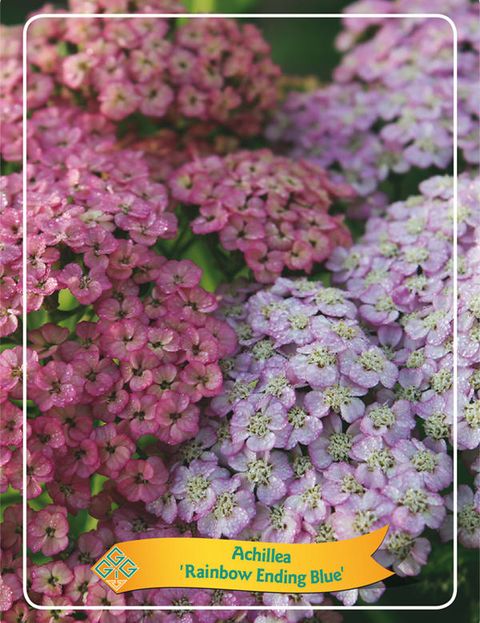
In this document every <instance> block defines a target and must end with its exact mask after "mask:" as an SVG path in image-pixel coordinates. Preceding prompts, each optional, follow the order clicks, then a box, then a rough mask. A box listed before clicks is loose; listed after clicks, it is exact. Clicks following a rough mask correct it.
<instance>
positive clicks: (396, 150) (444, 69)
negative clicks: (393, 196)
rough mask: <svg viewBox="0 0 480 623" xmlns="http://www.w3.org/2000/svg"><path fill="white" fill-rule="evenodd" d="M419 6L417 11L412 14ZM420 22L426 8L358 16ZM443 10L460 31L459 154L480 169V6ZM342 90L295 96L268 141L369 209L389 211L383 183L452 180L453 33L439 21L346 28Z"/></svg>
mask: <svg viewBox="0 0 480 623" xmlns="http://www.w3.org/2000/svg"><path fill="white" fill-rule="evenodd" d="M413 4H414V7H413V6H412V5H413ZM413 8H414V12H416V13H422V12H427V13H428V11H429V10H430V9H431V3H430V2H428V0H416V2H415V3H412V2H411V0H395V1H394V2H391V1H390V0H362V1H359V2H354V3H353V4H351V5H349V6H348V7H347V9H346V11H347V12H348V13H349V14H355V13H373V14H374V13H381V14H385V13H391V14H392V15H394V14H395V13H411V12H413V11H412V9H413ZM437 8H438V9H439V10H441V12H442V13H445V14H447V15H448V16H450V17H451V18H452V19H453V21H454V23H455V25H456V28H457V30H458V43H459V47H458V49H459V54H458V97H459V102H458V104H459V119H458V145H459V148H460V149H461V151H462V154H463V157H464V158H465V160H466V161H467V163H470V164H478V161H479V154H480V150H479V141H478V132H477V128H478V123H479V116H478V111H479V110H480V99H479V91H478V88H477V81H476V77H475V74H476V68H477V67H478V63H479V53H480V32H479V29H478V27H477V24H478V20H479V10H478V4H475V3H471V2H465V1H464V0H442V2H440V3H438V6H437ZM343 28H344V30H343V32H342V33H341V34H340V35H339V37H338V40H337V47H338V48H339V50H340V51H341V52H342V53H343V57H342V60H341V63H340V65H339V66H338V67H337V68H336V70H335V72H334V82H333V83H332V84H329V85H326V86H325V87H321V88H320V89H318V90H315V91H313V92H309V93H297V92H294V93H292V94H291V95H289V96H288V97H287V98H286V101H285V103H284V105H283V107H282V109H281V111H280V112H279V113H278V114H277V116H276V119H275V121H274V122H273V124H272V125H271V127H270V128H269V129H268V131H267V136H268V138H269V139H270V140H271V141H273V142H275V143H281V144H283V145H284V146H286V148H287V151H288V152H289V153H290V154H291V155H292V156H294V157H303V158H308V159H310V160H312V161H313V162H318V163H319V164H320V165H321V166H325V167H329V166H334V167H335V168H337V169H338V170H339V174H340V178H341V179H343V180H346V181H347V182H348V183H350V184H352V185H353V187H354V188H355V190H356V191H357V192H358V193H359V194H360V195H361V196H363V197H365V199H364V201H363V202H361V203H362V205H363V207H364V209H370V210H371V209H372V208H374V207H378V206H379V205H383V206H384V205H386V200H385V198H384V197H382V194H379V193H376V192H375V191H377V189H379V187H380V189H381V190H383V189H384V188H383V186H382V182H383V181H384V180H386V179H387V178H388V177H389V176H390V175H391V174H404V173H406V172H407V171H409V170H410V169H411V168H412V167H418V168H421V169H427V168H429V167H436V168H438V169H440V170H445V168H446V167H448V166H449V165H450V163H451V161H452V154H453V140H452V135H453V51H452V49H453V32H452V28H451V26H450V24H449V23H448V22H447V21H446V20H443V19H439V18H431V19H425V18H415V17H412V18H404V19H403V18H402V19H399V18H392V19H385V18H382V17H378V18H377V17H375V16H373V17H370V18H345V19H344V20H343Z"/></svg>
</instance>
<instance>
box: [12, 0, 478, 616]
mask: <svg viewBox="0 0 480 623" xmlns="http://www.w3.org/2000/svg"><path fill="white" fill-rule="evenodd" d="M465 1H467V0H465ZM184 3H185V4H187V5H188V8H189V9H190V10H191V11H195V12H213V11H215V12H228V13H235V12H239V13H246V12H249V13H291V12H296V13H308V12H312V13H314V12H322V13H330V14H331V13H339V12H341V11H342V9H343V8H344V7H345V6H346V5H347V4H349V2H348V1H347V0H184ZM43 4H44V2H42V1H40V2H39V1H38V0H3V1H2V2H1V5H0V11H1V21H2V23H4V24H21V23H23V22H24V21H25V17H26V15H28V13H30V12H31V11H34V10H35V9H38V8H40V7H41V6H42V5H43ZM53 4H54V5H55V6H58V7H63V6H65V4H64V3H62V2H58V1H56V2H53ZM439 4H441V3H440V2H438V0H432V11H434V10H437V9H438V10H440V9H441V6H438V5H439ZM251 21H255V22H256V23H257V24H258V25H259V27H260V28H261V29H262V31H263V33H264V35H265V37H266V38H267V40H268V41H269V42H270V43H271V45H272V53H273V57H274V60H275V61H276V62H277V63H278V64H279V65H280V66H281V67H282V69H283V71H284V72H285V73H287V74H294V75H315V76H317V77H318V79H319V80H321V81H322V82H323V81H325V82H326V81H328V80H329V78H330V77H331V73H332V70H333V68H334V67H335V65H336V63H337V62H338V59H339V55H338V54H337V52H336V51H335V47H334V39H335V36H336V34H337V33H338V32H339V30H340V21H339V19H337V18H329V19H311V18H296V19H278V18H277V19H268V18H266V19H259V18H254V19H252V20H251ZM425 176H428V172H423V173H422V174H421V175H420V176H419V175H418V173H415V172H413V173H411V174H409V175H407V176H404V177H403V178H399V179H397V180H393V182H390V183H389V185H388V186H387V187H386V188H385V190H387V191H388V192H389V194H390V195H391V196H392V197H395V199H400V198H404V197H407V196H408V195H410V194H414V193H415V192H416V189H417V185H418V182H419V180H420V179H424V177H425ZM199 251H200V249H199ZM200 253H201V251H200ZM192 259H197V258H194V257H192ZM202 259H203V261H201V262H199V263H201V264H203V265H204V266H205V258H202ZM210 268H211V271H212V272H211V273H210V274H211V275H212V281H216V278H215V270H216V269H215V267H214V266H212V267H210ZM205 285H206V287H208V286H210V288H209V289H213V288H212V286H214V283H209V284H207V283H206V284H205ZM459 468H460V471H461V472H463V468H462V466H459ZM462 475H465V474H462ZM461 480H463V479H462V478H461ZM4 502H5V503H6V502H7V500H5V499H4ZM432 543H433V551H432V554H431V556H430V560H429V563H428V565H427V566H426V567H425V568H424V569H423V571H422V574H421V576H420V577H417V578H410V579H401V578H397V577H395V576H394V577H393V578H390V579H389V580H387V585H388V590H387V591H386V594H385V595H384V597H383V598H382V603H383V604H384V605H387V604H392V605H398V604H411V605H426V604H429V605H435V604H442V603H444V602H446V601H448V600H449V598H450V596H451V593H452V581H451V578H452V565H453V562H452V548H451V544H449V545H446V546H445V545H444V546H441V544H440V543H439V542H438V538H437V537H436V536H435V535H432ZM478 562H479V559H478V552H472V551H465V550H464V549H463V548H462V547H460V548H459V567H458V574H459V590H458V597H457V599H456V600H455V602H454V604H453V605H452V606H450V607H449V608H447V609H442V610H439V611H436V612H428V611H423V612H422V611H411V612H407V611H404V612H394V611H392V612H389V611H381V610H370V611H363V612H346V613H345V614H344V620H345V623H406V622H407V621H408V622H409V623H410V622H411V623H420V622H421V623H450V622H451V621H456V623H476V622H477V621H478V620H479V617H478V584H479V578H478V567H479V566H478Z"/></svg>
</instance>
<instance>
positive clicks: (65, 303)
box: [58, 289, 80, 311]
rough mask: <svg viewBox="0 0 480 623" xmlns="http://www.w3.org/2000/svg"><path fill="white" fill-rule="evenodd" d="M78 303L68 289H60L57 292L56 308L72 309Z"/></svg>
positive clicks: (62, 309)
mask: <svg viewBox="0 0 480 623" xmlns="http://www.w3.org/2000/svg"><path fill="white" fill-rule="evenodd" d="M79 305H80V303H79V302H78V301H77V299H76V298H75V297H74V296H73V294H72V293H71V292H70V290H67V289H64V290H60V292H59V293H58V309H60V310H61V311H72V310H73V309H76V308H77V307H78V306H79Z"/></svg>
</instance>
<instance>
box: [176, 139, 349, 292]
mask: <svg viewBox="0 0 480 623" xmlns="http://www.w3.org/2000/svg"><path fill="white" fill-rule="evenodd" d="M169 184H170V188H171V191H172V194H173V197H174V199H176V200H178V201H179V202H180V203H181V204H183V205H185V206H189V205H193V206H195V207H196V208H197V209H198V211H199V214H198V216H197V218H195V219H194V220H193V222H192V230H193V232H194V233H196V234H207V233H211V232H218V233H219V237H220V241H221V243H222V245H223V247H224V248H225V249H226V250H228V251H234V250H239V251H241V252H242V253H243V255H244V257H245V261H246V263H247V265H248V266H249V267H250V268H251V270H252V271H253V273H254V276H255V279H256V280H257V281H260V282H262V283H269V282H271V281H273V280H274V279H275V277H277V276H278V275H280V274H281V273H282V271H283V270H285V269H286V268H288V269H290V270H294V271H298V270H302V271H304V272H307V273H308V272H311V270H312V267H313V265H314V263H317V262H322V261H323V260H325V259H326V258H327V257H329V255H330V254H331V252H332V251H333V249H334V248H335V247H336V246H337V245H342V246H348V244H349V243H350V234H349V232H348V230H347V229H346V227H345V226H344V225H343V222H342V218H341V217H339V216H331V215H330V214H329V213H328V212H329V208H330V206H331V204H332V202H333V201H334V200H335V199H338V198H342V197H343V198H345V197H349V196H350V195H351V190H350V188H349V187H348V186H347V185H345V184H344V185H335V184H334V183H332V181H331V180H329V178H328V176H327V174H326V172H325V171H324V170H322V169H320V168H319V167H317V166H315V165H311V164H308V163H306V162H303V161H302V162H294V161H292V160H289V159H287V158H283V157H280V156H274V155H273V154H272V153H271V152H270V151H268V150H261V151H252V152H250V151H241V152H237V153H235V154H231V155H227V156H225V157H223V158H220V157H216V156H211V157H208V158H204V159H199V160H194V161H193V162H191V163H188V164H186V165H184V166H183V167H181V168H180V169H179V170H178V171H176V172H175V173H174V174H173V175H172V176H171V178H170V182H169Z"/></svg>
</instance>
